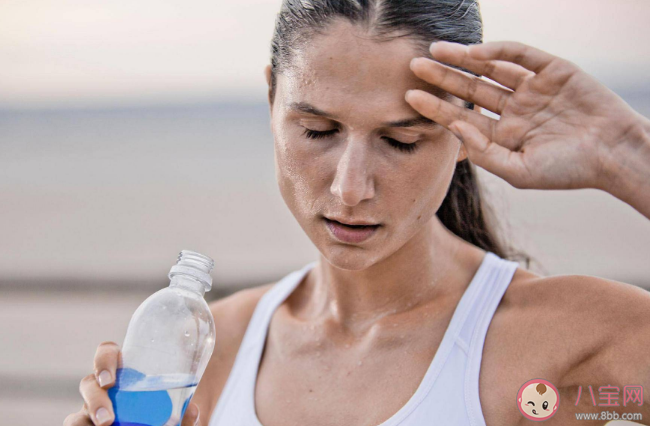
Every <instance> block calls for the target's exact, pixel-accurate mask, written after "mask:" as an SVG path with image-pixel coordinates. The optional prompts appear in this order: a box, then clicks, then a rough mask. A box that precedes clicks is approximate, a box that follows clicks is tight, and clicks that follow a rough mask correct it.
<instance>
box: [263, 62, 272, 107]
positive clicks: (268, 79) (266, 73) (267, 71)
mask: <svg viewBox="0 0 650 426" xmlns="http://www.w3.org/2000/svg"><path fill="white" fill-rule="evenodd" d="M264 77H266V84H267V85H268V86H269V91H268V100H269V106H271V64H268V65H267V66H266V67H265V68H264Z"/></svg>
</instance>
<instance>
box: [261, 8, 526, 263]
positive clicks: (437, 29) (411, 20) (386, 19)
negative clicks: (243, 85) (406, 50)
mask: <svg viewBox="0 0 650 426" xmlns="http://www.w3.org/2000/svg"><path fill="white" fill-rule="evenodd" d="M335 19H346V20H348V21H349V22H350V23H352V24H355V25H359V26H361V28H363V29H365V30H366V31H367V33H368V35H369V36H370V37H371V38H372V39H373V40H375V41H377V42H383V41H389V40H393V39H395V38H398V37H407V38H408V39H409V40H410V41H412V42H413V43H414V45H415V47H416V50H417V51H420V52H422V54H423V55H425V56H426V55H429V45H430V44H431V43H432V42H433V41H438V40H445V41H451V42H456V43H462V44H466V45H469V44H478V43H481V42H482V38H483V23H482V21H481V13H480V11H479V6H478V3H477V2H476V0H284V1H283V2H282V7H281V9H280V13H279V14H278V16H277V19H276V23H275V32H274V34H273V39H272V42H271V84H270V86H271V87H270V94H269V97H270V100H271V102H273V99H274V96H275V89H276V76H277V75H278V74H280V73H282V72H283V71H285V70H287V69H289V68H290V67H291V66H292V58H293V56H294V53H295V52H297V51H299V50H300V49H302V48H303V47H305V45H306V44H307V43H308V42H309V41H310V40H311V39H312V37H313V36H314V35H322V34H325V33H326V29H327V26H328V25H330V24H331V23H332V22H333V21H334V20H335ZM464 71H468V70H464ZM468 72H469V71H468ZM465 106H466V107H467V108H470V109H471V108H473V104H472V103H470V102H465ZM486 210H490V209H489V207H487V206H485V205H484V203H483V202H482V197H481V189H480V186H479V183H478V180H477V178H476V171H475V166H474V165H473V164H471V163H470V162H469V160H468V159H465V160H463V161H460V162H458V163H457V164H456V170H455V171H454V175H453V177H452V180H451V183H450V186H449V190H448V192H447V195H446V196H445V199H444V200H443V202H442V204H441V206H440V208H439V209H438V211H437V212H436V215H437V216H438V218H439V219H440V221H441V222H442V223H443V225H445V227H447V229H449V230H450V231H451V232H453V233H454V234H456V235H458V236H459V237H461V238H462V239H464V240H465V241H468V242H470V243H472V244H474V245H475V246H478V247H480V248H482V249H484V250H487V251H491V252H493V253H495V254H496V255H498V256H500V257H502V258H510V259H515V258H523V259H525V261H526V267H529V264H530V258H529V257H528V256H526V255H525V254H523V253H519V252H513V251H512V250H511V249H506V248H505V247H504V244H503V243H502V242H500V241H499V240H498V239H497V238H496V237H495V235H494V232H493V231H492V227H493V226H495V224H488V221H487V218H486V214H485V211H486ZM492 216H493V214H492Z"/></svg>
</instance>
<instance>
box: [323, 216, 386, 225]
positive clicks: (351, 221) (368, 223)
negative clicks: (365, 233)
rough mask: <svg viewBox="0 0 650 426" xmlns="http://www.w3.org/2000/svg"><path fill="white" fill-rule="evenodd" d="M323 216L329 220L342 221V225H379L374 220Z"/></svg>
mask: <svg viewBox="0 0 650 426" xmlns="http://www.w3.org/2000/svg"><path fill="white" fill-rule="evenodd" d="M323 217H324V218H325V219H329V220H332V221H335V222H339V223H342V224H343V225H371V226H374V225H379V224H378V223H374V222H364V221H353V220H345V219H339V218H336V217H327V216H323Z"/></svg>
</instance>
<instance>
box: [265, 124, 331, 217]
mask: <svg viewBox="0 0 650 426" xmlns="http://www.w3.org/2000/svg"><path fill="white" fill-rule="evenodd" d="M274 149H275V175H276V180H277V182H278V186H279V189H280V193H281V194H282V197H283V199H284V201H285V203H286V204H287V206H288V207H289V208H290V209H291V211H292V212H293V213H294V214H295V215H296V216H300V215H308V214H316V213H317V211H318V206H316V203H315V197H314V196H313V194H314V192H315V191H317V190H318V185H319V182H322V181H323V179H322V178H320V177H319V176H320V175H319V170H320V169H319V168H318V167H317V163H318V162H317V161H316V160H317V159H315V158H314V157H313V155H310V153H308V152H305V150H304V147H302V146H301V145H300V140H297V139H296V138H295V137H291V136H290V135H287V134H283V133H279V134H277V135H276V136H275V145H274Z"/></svg>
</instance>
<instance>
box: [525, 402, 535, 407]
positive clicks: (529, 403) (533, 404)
mask: <svg viewBox="0 0 650 426" xmlns="http://www.w3.org/2000/svg"><path fill="white" fill-rule="evenodd" d="M531 404H532V406H533V407H534V406H535V403H534V402H533V401H528V403H527V404H526V405H531Z"/></svg>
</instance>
